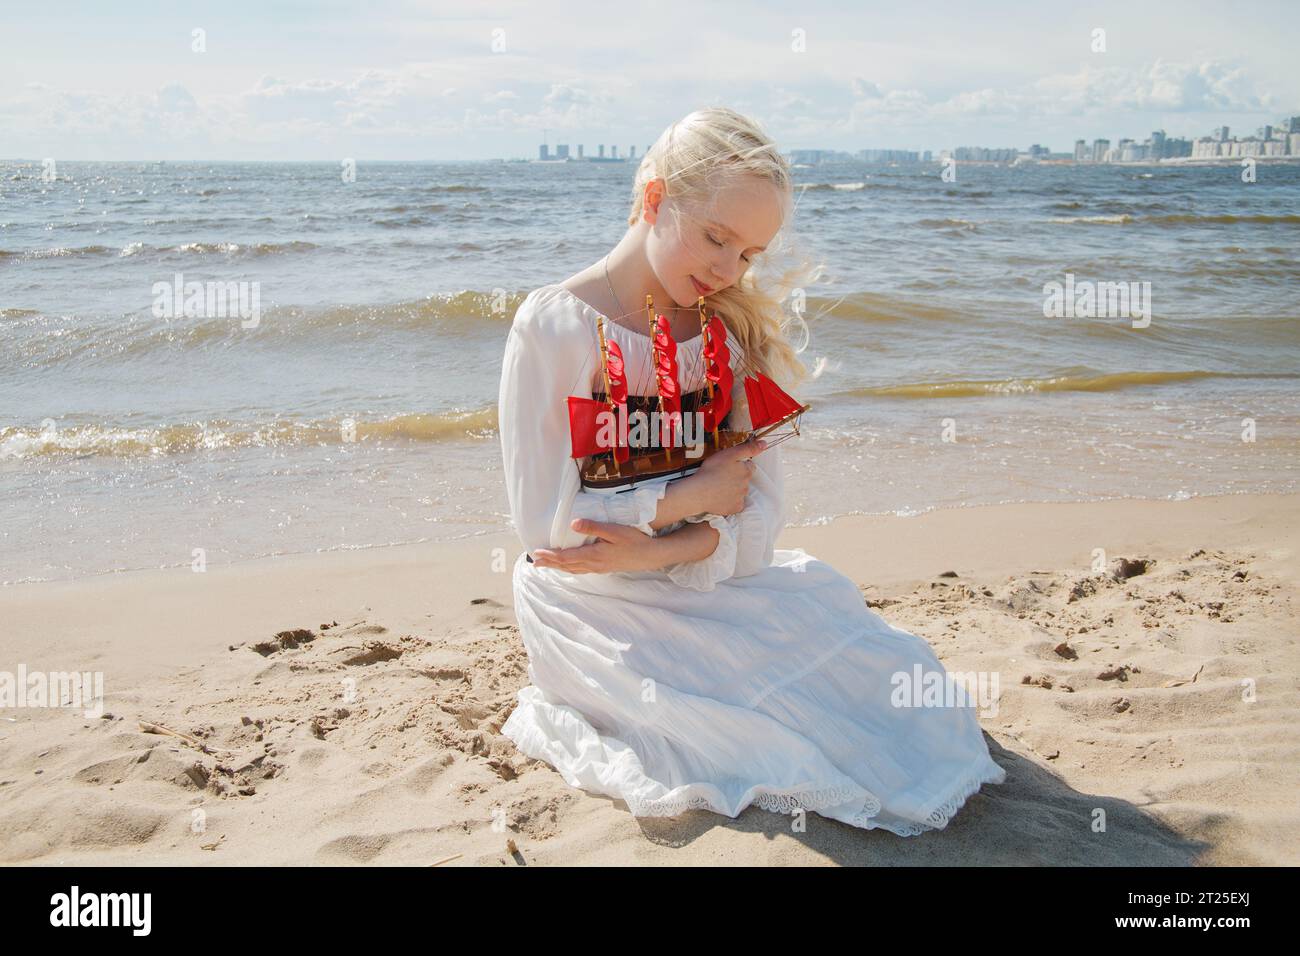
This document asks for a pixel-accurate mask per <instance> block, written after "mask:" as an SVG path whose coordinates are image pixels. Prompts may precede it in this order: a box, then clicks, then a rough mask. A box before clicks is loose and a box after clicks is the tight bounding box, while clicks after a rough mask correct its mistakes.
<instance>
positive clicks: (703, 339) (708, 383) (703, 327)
mask: <svg viewBox="0 0 1300 956" xmlns="http://www.w3.org/2000/svg"><path fill="white" fill-rule="evenodd" d="M699 307H700V350H701V351H703V349H704V347H705V346H706V345H708V344H709V320H708V319H706V318H705V317H704V296H700V301H699ZM704 387H705V388H707V389H708V394H709V398H708V401H709V402H712V401H713V380H712V379H711V378H709V360H708V359H707V358H705V359H704ZM706 404H707V402H706ZM713 447H714V448H715V449H716V448H718V423H717V422H714V423H713Z"/></svg>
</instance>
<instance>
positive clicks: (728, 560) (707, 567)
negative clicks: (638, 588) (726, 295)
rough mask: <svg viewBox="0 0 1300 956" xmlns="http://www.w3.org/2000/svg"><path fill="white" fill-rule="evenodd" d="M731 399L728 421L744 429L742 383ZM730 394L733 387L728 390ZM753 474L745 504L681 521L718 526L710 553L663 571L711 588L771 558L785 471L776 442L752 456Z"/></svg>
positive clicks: (757, 568)
mask: <svg viewBox="0 0 1300 956" xmlns="http://www.w3.org/2000/svg"><path fill="white" fill-rule="evenodd" d="M737 391H739V392H740V396H737V398H736V399H733V401H735V402H737V405H738V407H736V408H735V411H734V412H733V415H734V416H737V417H733V419H732V422H733V425H734V427H735V428H736V429H737V430H738V431H741V430H743V431H748V430H749V424H750V417H749V409H748V405H747V403H746V402H745V401H744V398H743V395H744V389H743V386H738V387H737ZM734 394H735V393H734V392H733V395H734ZM754 465H755V468H754V474H753V476H752V477H751V478H750V480H749V491H748V492H747V493H746V494H745V507H744V508H743V509H742V510H741V511H739V512H737V513H736V514H734V515H716V514H702V515H692V516H691V517H688V518H686V519H685V520H686V521H689V522H692V523H703V522H708V523H709V524H710V525H712V526H713V527H714V528H716V529H717V531H718V545H717V547H716V548H714V549H713V553H712V554H710V555H707V556H706V557H703V558H700V559H698V560H696V561H683V562H681V563H680V564H672V565H669V566H668V567H667V568H665V569H664V570H665V571H666V572H667V574H668V576H669V577H670V578H672V579H673V580H674V581H676V582H677V583H678V584H680V585H681V586H683V587H688V588H693V589H694V590H697V591H712V590H713V589H714V587H715V586H716V585H717V583H718V582H719V581H725V580H726V579H727V578H733V577H735V578H741V577H745V576H747V575H750V574H757V573H758V572H759V571H762V570H763V569H764V568H766V567H768V566H770V565H771V563H772V558H773V552H774V551H775V549H776V539H777V536H778V535H780V533H781V530H782V529H783V528H784V527H785V518H786V512H785V475H784V469H783V468H782V464H781V446H780V445H777V446H774V447H772V448H768V449H767V450H766V451H763V452H761V453H760V454H759V455H758V456H756V457H755V458H754Z"/></svg>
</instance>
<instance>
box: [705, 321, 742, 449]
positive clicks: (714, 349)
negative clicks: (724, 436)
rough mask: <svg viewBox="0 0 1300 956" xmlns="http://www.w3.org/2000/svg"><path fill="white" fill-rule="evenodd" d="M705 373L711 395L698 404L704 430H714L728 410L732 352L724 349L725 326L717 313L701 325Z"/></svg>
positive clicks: (731, 383) (729, 406) (731, 382)
mask: <svg viewBox="0 0 1300 956" xmlns="http://www.w3.org/2000/svg"><path fill="white" fill-rule="evenodd" d="M702 352H703V355H704V362H705V365H704V374H705V377H707V378H708V380H709V381H710V382H713V398H712V399H711V400H710V401H708V402H705V403H704V404H703V405H702V406H700V411H701V412H703V413H704V430H705V431H710V432H711V431H713V430H714V429H715V428H717V427H718V426H719V425H721V424H722V420H723V419H724V418H726V417H727V413H728V412H729V411H731V389H732V385H733V384H734V381H735V380H734V379H733V378H732V375H731V351H730V350H729V349H728V348H727V328H726V326H724V325H723V324H722V320H721V319H719V318H718V317H717V316H716V315H715V316H714V317H713V318H712V319H710V320H709V324H708V325H707V326H705V328H704V346H703V349H702Z"/></svg>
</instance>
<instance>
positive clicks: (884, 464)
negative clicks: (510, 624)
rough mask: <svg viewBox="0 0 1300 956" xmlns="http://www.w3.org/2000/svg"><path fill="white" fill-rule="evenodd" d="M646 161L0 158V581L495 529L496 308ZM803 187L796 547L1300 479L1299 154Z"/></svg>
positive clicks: (580, 235) (613, 215) (853, 170)
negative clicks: (995, 515) (999, 513)
mask: <svg viewBox="0 0 1300 956" xmlns="http://www.w3.org/2000/svg"><path fill="white" fill-rule="evenodd" d="M634 172H635V168H634V167H633V166H632V165H631V164H622V163H603V164H601V163H567V164H562V163H561V164H545V163H531V162H464V163H381V162H373V163H372V162H364V161H360V162H356V163H351V164H349V163H347V162H345V163H338V162H320V163H290V162H283V163H239V162H219V163H218V162H184V163H181V162H114V163H103V162H71V161H66V162H65V161H58V162H57V163H56V162H53V161H45V160H39V159H37V160H26V161H19V160H14V161H0V582H3V584H4V585H11V586H12V585H20V584H23V583H28V582H37V581H54V580H68V579H76V578H83V577H87V576H91V575H99V574H104V573H111V572H120V571H127V570H132V569H141V568H165V567H179V566H184V565H190V566H195V564H196V562H199V561H201V562H203V564H204V565H205V566H209V567H210V566H213V565H222V564H230V563H235V562H244V561H250V560H253V559H258V558H263V557H267V556H271V555H288V554H302V553H312V552H326V551H338V550H345V549H366V548H375V547H382V546H385V545H392V544H398V543H405V542H421V541H442V540H451V539H457V538H464V537H467V536H472V535H484V534H490V533H494V532H500V531H507V530H509V528H510V517H509V507H508V504H507V501H506V496H505V490H504V484H503V480H502V474H501V456H500V446H499V438H498V434H497V431H496V423H497V410H496V395H497V387H498V383H499V378H500V372H501V357H502V349H503V347H504V344H505V340H506V335H507V332H508V329H509V327H510V322H511V318H512V316H513V314H514V311H515V308H516V307H517V306H518V304H519V303H520V302H521V301H522V299H523V297H524V296H525V295H527V294H528V292H529V291H531V290H532V289H535V288H537V287H538V286H542V285H547V284H550V283H555V282H559V281H561V280H563V279H565V278H567V277H568V276H570V275H572V274H573V273H575V272H577V271H579V270H581V269H582V268H584V267H586V266H588V265H590V264H591V263H593V262H595V261H597V260H599V259H600V258H601V257H602V256H603V255H604V254H605V253H606V252H608V251H609V250H610V248H612V247H613V245H614V244H615V243H616V242H617V241H618V239H619V238H620V236H621V235H622V233H623V231H624V229H625V228H626V225H625V224H626V217H627V213H628V208H629V201H630V193H631V183H632V178H633V174H634ZM794 172H795V174H796V177H797V187H796V189H797V199H798V202H797V205H796V208H795V214H794V218H793V220H792V224H791V229H792V235H793V237H794V238H795V240H796V241H797V242H798V243H799V244H800V245H801V246H802V248H804V249H805V250H806V251H807V252H808V253H809V254H810V255H812V256H814V257H815V259H816V260H817V261H820V262H823V263H824V264H825V267H826V272H825V275H824V277H823V278H822V279H821V280H820V281H819V282H817V283H816V284H815V285H813V286H811V287H810V288H808V289H806V290H803V293H802V294H801V295H800V296H799V299H798V301H797V302H791V303H790V304H789V307H788V316H787V317H788V319H789V320H790V322H791V326H790V335H791V339H792V341H794V343H795V345H796V346H797V347H798V348H800V349H801V357H802V359H803V360H804V362H805V364H806V365H807V366H808V368H809V369H810V373H811V375H810V378H809V379H808V380H807V381H806V382H805V383H804V384H803V385H802V386H801V387H800V388H799V389H797V390H796V393H795V397H796V398H798V399H799V400H800V401H802V402H805V403H808V404H809V405H811V408H810V410H809V411H808V412H807V413H806V414H805V415H804V416H803V418H802V421H801V424H800V433H799V435H798V436H796V437H793V438H791V439H789V440H788V441H785V442H784V443H783V444H782V446H781V447H782V454H783V456H784V461H785V467H786V483H787V494H788V507H789V520H790V523H791V524H792V525H814V524H820V523H825V522H828V521H830V520H832V519H834V518H835V517H837V516H841V515H847V514H896V515H904V516H912V515H918V514H923V513H925V512H927V511H931V510H933V509H939V508H964V507H972V506H978V505H987V504H994V503H1001V502H1048V501H1095V500H1102V499H1115V498H1128V499H1146V500H1169V499H1186V498H1191V497H1196V496H1202V495H1222V494H1240V493H1255V492H1294V491H1295V490H1296V484H1297V476H1298V474H1300V470H1298V467H1297V466H1300V388H1298V386H1300V302H1298V301H1297V289H1298V288H1300V255H1298V252H1300V166H1297V165H1290V164H1263V163H1261V164H1259V165H1258V167H1256V168H1255V169H1254V170H1252V171H1251V172H1253V174H1254V175H1253V177H1252V176H1249V175H1243V174H1244V173H1246V171H1245V170H1243V169H1242V168H1240V167H1237V166H1185V165H1184V166H1171V165H1149V166H1130V165H1097V166H1092V165H1087V166H1083V165H1081V166H1073V165H1049V164H1025V165H1018V166H1009V165H1000V166H995V165H977V164H958V165H957V166H949V167H947V168H945V167H944V166H941V165H940V164H938V163H918V164H910V165H888V164H875V165H866V164H845V165H833V166H827V165H822V166H816V167H799V168H796V169H795V170H794ZM1252 178H1253V181H1248V180H1250V179H1252ZM194 282H198V283H203V284H205V285H204V288H205V289H208V288H210V289H213V290H216V292H217V293H220V295H221V296H225V299H224V301H223V299H222V298H221V297H220V296H219V297H218V298H215V299H214V300H213V301H212V303H207V300H206V299H205V300H204V301H205V307H204V308H188V309H187V308H186V305H187V297H186V296H185V295H184V294H183V293H184V289H185V286H186V284H188V283H194ZM1094 290H1095V291H1096V292H1097V294H1096V295H1094V296H1089V295H1088V292H1089V291H1094ZM214 294H215V293H214ZM223 305H224V307H223ZM861 544H862V547H864V548H873V547H881V548H884V547H888V542H885V541H863V542H862V543H861Z"/></svg>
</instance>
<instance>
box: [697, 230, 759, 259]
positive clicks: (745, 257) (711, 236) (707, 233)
mask: <svg viewBox="0 0 1300 956" xmlns="http://www.w3.org/2000/svg"><path fill="white" fill-rule="evenodd" d="M705 235H706V236H708V237H709V242H711V243H713V244H714V245H715V246H725V245H726V243H725V242H718V240H717V239H714V238H713V234H712V233H710V232H706V233H705ZM740 258H742V259H744V260H745V261H746V262H749V261H750V260H749V256H741V257H740Z"/></svg>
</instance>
